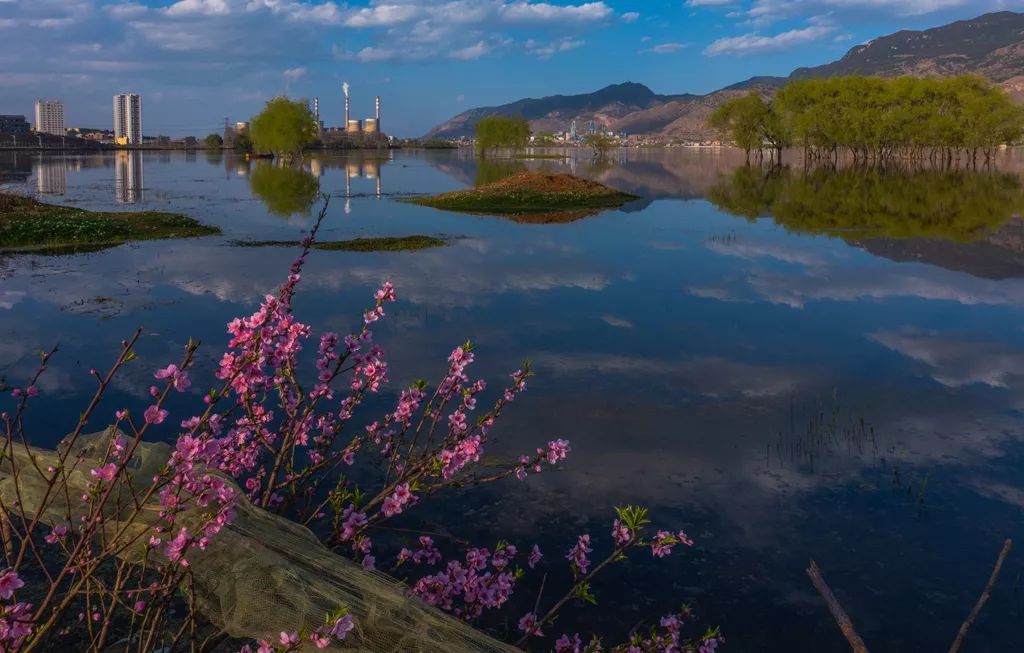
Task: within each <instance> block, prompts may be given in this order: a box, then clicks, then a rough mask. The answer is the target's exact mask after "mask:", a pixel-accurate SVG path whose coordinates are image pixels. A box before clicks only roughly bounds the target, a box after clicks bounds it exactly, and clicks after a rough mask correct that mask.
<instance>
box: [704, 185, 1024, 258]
mask: <svg viewBox="0 0 1024 653" xmlns="http://www.w3.org/2000/svg"><path fill="white" fill-rule="evenodd" d="M708 199H710V200H711V201H712V202H714V204H715V205H716V206H718V207H719V208H720V209H722V210H724V211H727V212H729V213H731V214H733V215H739V216H742V217H745V218H748V219H755V218H758V217H762V216H767V215H770V216H771V217H772V218H773V219H774V220H775V222H777V223H778V224H781V225H783V226H784V227H786V228H787V229H789V230H792V231H795V232H798V233H807V234H825V235H829V236H837V237H840V238H844V239H847V240H856V239H862V238H891V239H908V238H929V239H943V240H952V241H956V242H963V243H968V242H974V241H976V240H978V239H980V238H983V237H984V236H986V235H988V234H991V233H992V232H993V231H995V230H996V229H998V228H999V227H1001V226H1003V225H1004V224H1006V222H1007V221H1009V220H1010V218H1012V217H1013V216H1014V215H1016V214H1018V213H1019V212H1020V210H1021V209H1022V207H1024V191H1022V187H1021V181H1020V178H1019V177H1017V176H1016V175H1012V174H1005V173H1000V172H995V171H980V172H979V171H968V170H956V171H938V170H918V171H912V172H905V171H888V170H879V169H865V168H847V169H838V170H837V169H833V168H817V169H813V170H810V171H807V172H797V171H794V170H793V169H791V168H789V167H768V168H762V167H757V166H743V167H740V168H737V169H736V170H735V171H733V172H732V173H731V174H730V175H727V176H725V177H724V178H723V179H722V180H721V181H720V182H719V183H718V184H716V185H715V186H714V187H712V188H711V189H710V190H709V191H708Z"/></svg>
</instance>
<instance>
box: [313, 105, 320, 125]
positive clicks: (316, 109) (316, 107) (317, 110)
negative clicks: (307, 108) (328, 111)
mask: <svg viewBox="0 0 1024 653" xmlns="http://www.w3.org/2000/svg"><path fill="white" fill-rule="evenodd" d="M313 117H314V118H315V119H316V128H317V129H320V98H318V97H315V98H313Z"/></svg>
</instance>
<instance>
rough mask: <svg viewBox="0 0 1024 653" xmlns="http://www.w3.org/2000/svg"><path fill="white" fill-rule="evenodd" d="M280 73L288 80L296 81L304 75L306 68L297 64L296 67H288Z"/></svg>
mask: <svg viewBox="0 0 1024 653" xmlns="http://www.w3.org/2000/svg"><path fill="white" fill-rule="evenodd" d="M282 74H283V75H284V78H285V79H286V80H288V81H289V82H296V81H298V80H300V79H302V78H303V77H305V76H306V69H305V67H303V66H299V67H298V68H289V69H288V70H286V71H284V73H282Z"/></svg>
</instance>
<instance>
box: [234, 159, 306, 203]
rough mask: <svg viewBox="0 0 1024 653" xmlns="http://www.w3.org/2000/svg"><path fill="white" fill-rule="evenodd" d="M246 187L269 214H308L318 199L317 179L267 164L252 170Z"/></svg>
mask: <svg viewBox="0 0 1024 653" xmlns="http://www.w3.org/2000/svg"><path fill="white" fill-rule="evenodd" d="M249 186H250V187H251V188H252V192H253V194H254V195H256V196H257V197H259V198H260V199H261V200H263V203H264V204H266V205H267V209H268V210H269V211H270V212H271V213H275V214H277V215H282V216H289V215H296V214H304V213H308V212H309V209H310V208H311V207H312V206H313V204H314V203H315V202H316V200H317V198H318V197H319V196H320V182H319V180H317V178H316V177H314V176H313V175H311V174H308V173H307V172H305V171H303V170H301V169H299V168H295V167H292V166H275V165H271V164H270V162H265V163H263V164H259V165H256V166H253V169H252V173H251V174H250V175H249Z"/></svg>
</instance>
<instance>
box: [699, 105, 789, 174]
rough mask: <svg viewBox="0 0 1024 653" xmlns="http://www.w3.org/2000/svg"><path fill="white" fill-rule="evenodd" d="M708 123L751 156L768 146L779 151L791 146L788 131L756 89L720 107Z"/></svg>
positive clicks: (712, 114) (748, 156) (712, 113)
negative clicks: (754, 151)
mask: <svg viewBox="0 0 1024 653" xmlns="http://www.w3.org/2000/svg"><path fill="white" fill-rule="evenodd" d="M708 124H709V125H710V126H711V127H713V128H714V129H716V130H718V131H719V132H720V133H722V134H723V135H725V136H726V137H727V138H729V139H731V140H732V141H733V142H734V143H735V144H736V146H737V147H741V148H743V150H744V152H746V154H747V159H749V158H750V152H751V150H754V149H756V150H758V151H762V150H764V149H765V148H766V147H767V148H769V149H771V150H773V151H775V152H779V151H781V150H782V148H783V147H786V146H787V145H789V140H790V139H789V136H788V132H787V131H786V129H785V128H784V125H783V124H782V121H781V120H780V119H779V116H778V114H776V112H775V111H774V110H773V108H772V106H771V104H769V103H768V102H767V101H765V99H764V98H763V97H761V96H760V95H758V94H757V93H755V92H754V91H751V92H750V93H748V94H746V95H744V96H741V97H737V98H733V99H731V100H728V101H726V102H725V103H724V104H722V105H721V106H719V107H718V108H716V109H715V110H714V111H713V112H711V116H710V117H709V118H708Z"/></svg>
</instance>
